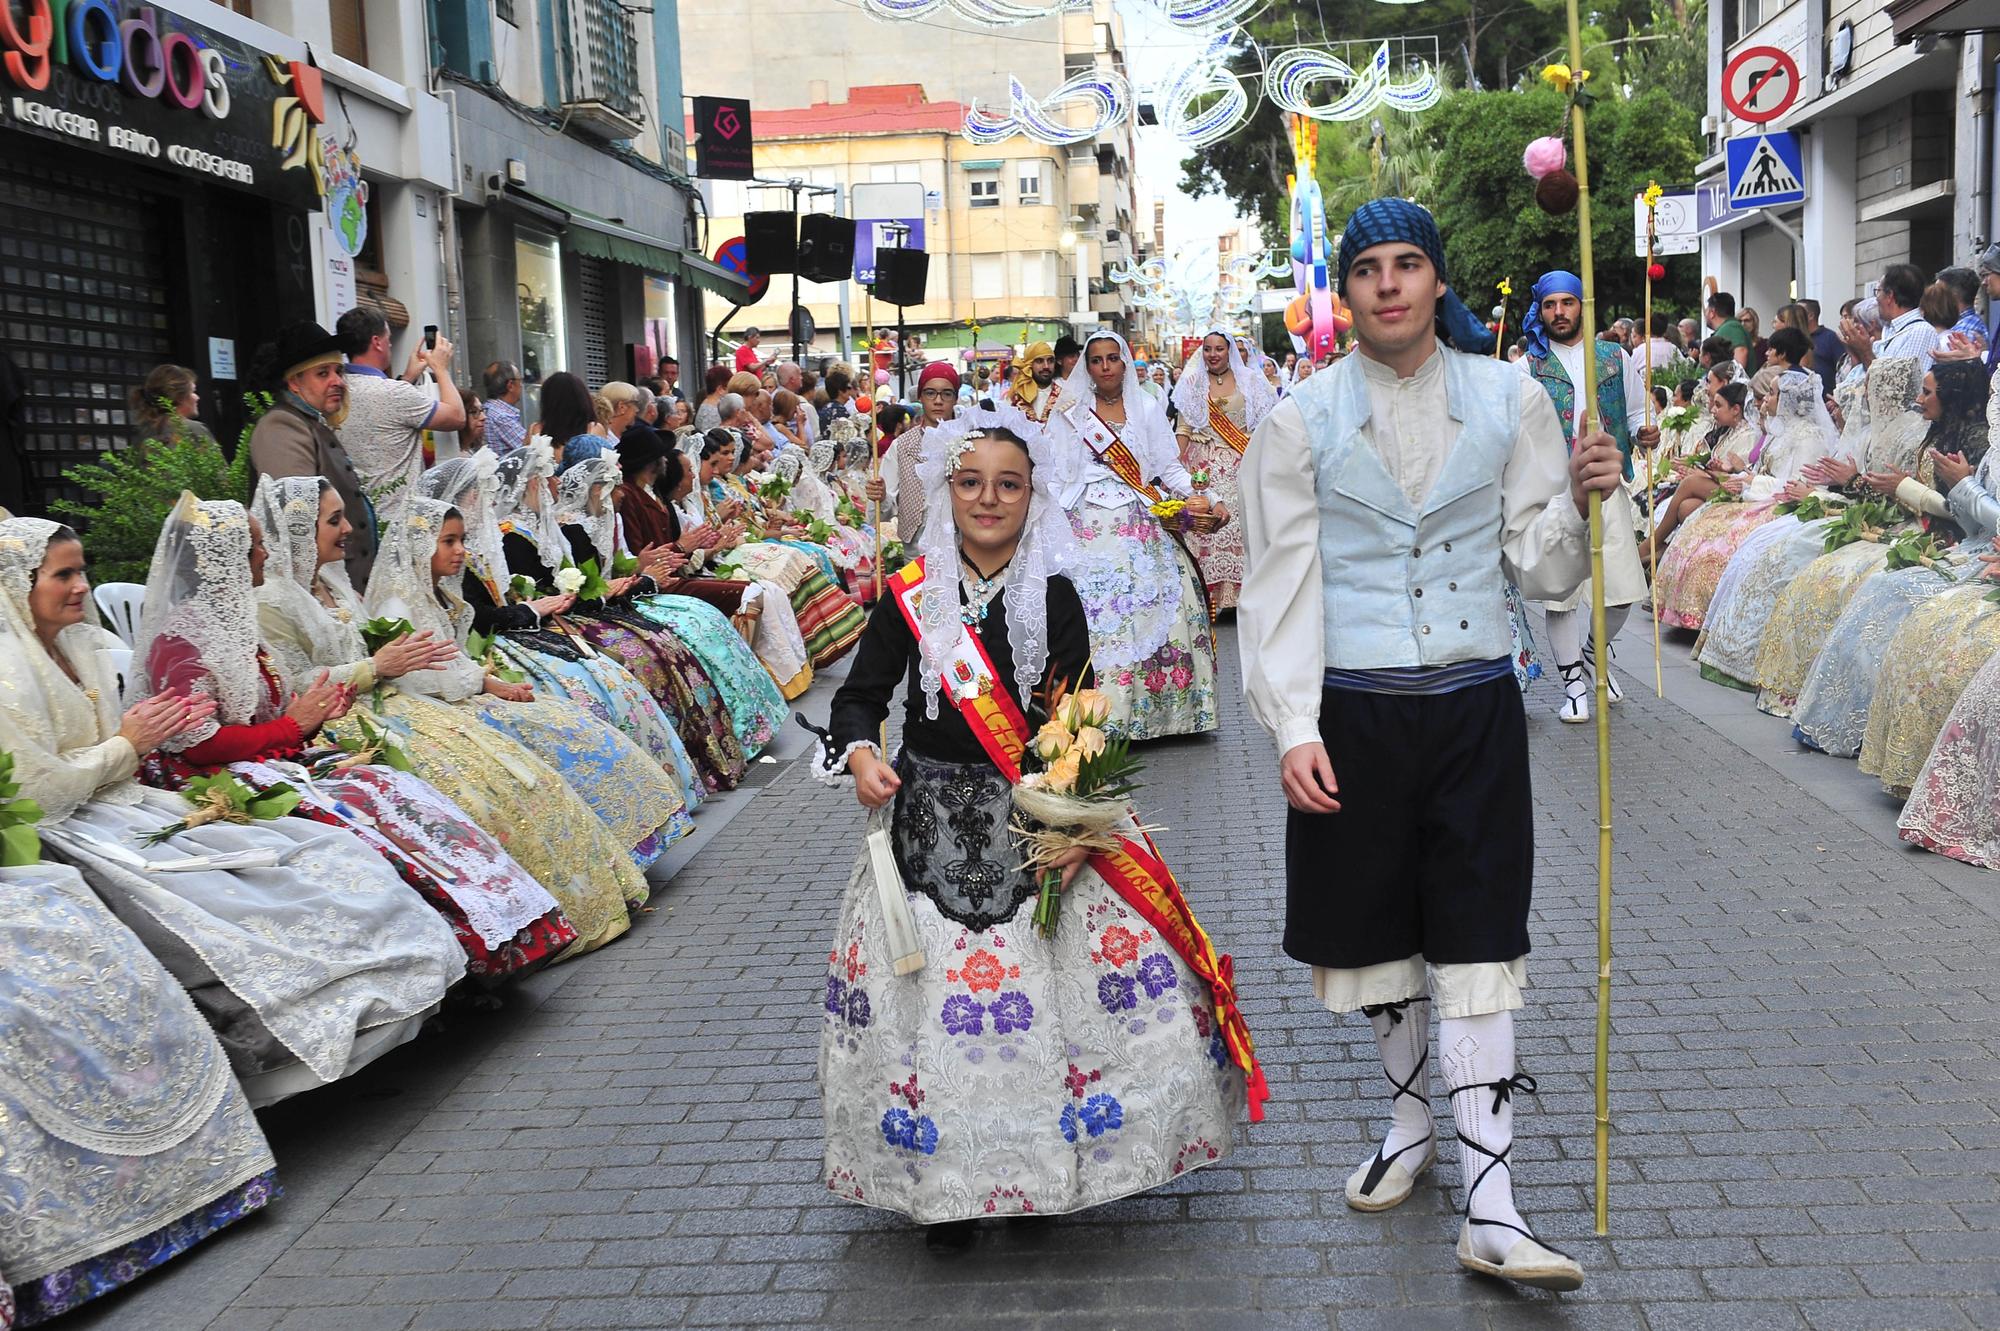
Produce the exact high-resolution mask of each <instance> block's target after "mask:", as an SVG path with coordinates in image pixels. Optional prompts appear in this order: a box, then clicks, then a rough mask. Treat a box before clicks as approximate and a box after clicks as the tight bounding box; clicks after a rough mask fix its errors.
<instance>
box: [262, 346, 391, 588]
mask: <svg viewBox="0 0 2000 1331" xmlns="http://www.w3.org/2000/svg"><path fill="white" fill-rule="evenodd" d="M270 365H271V367H272V369H273V373H272V375H271V376H270V377H271V378H273V379H277V380H280V381H281V382H282V384H283V387H281V388H280V389H279V390H278V392H277V393H276V394H275V395H274V397H273V400H272V403H271V409H270V410H269V411H267V412H265V413H264V416H263V419H261V420H259V421H258V422H257V428H256V429H255V430H253V431H252V432H251V434H250V470H251V472H252V473H253V474H252V475H251V478H250V481H251V484H252V485H253V486H254V485H255V484H256V482H257V478H258V477H260V476H324V477H325V478H326V479H327V481H328V482H329V483H330V484H331V485H332V486H333V488H334V490H335V491H336V492H338V493H339V495H340V502H341V503H342V504H344V505H345V506H346V508H347V520H348V522H350V523H352V524H353V526H354V531H353V533H352V534H350V535H349V536H348V538H347V576H348V578H349V580H350V581H352V582H353V583H354V588H355V590H356V591H359V590H361V589H362V588H364V587H366V586H367V585H368V570H369V569H371V568H373V567H374V566H375V515H374V512H373V510H372V509H370V508H369V506H368V499H367V496H366V495H365V494H364V492H363V491H362V488H361V477H360V476H358V475H356V474H355V471H354V463H353V462H351V461H350V460H349V459H348V456H347V450H346V449H345V448H343V447H342V446H341V443H340V436H339V435H338V434H336V433H335V431H336V430H337V429H338V428H339V426H340V423H341V421H342V420H344V419H345V418H346V415H347V385H346V382H345V378H344V376H345V372H346V367H345V365H344V364H343V360H342V356H341V350H340V341H339V339H338V338H336V337H334V335H333V334H332V333H329V332H327V331H326V330H325V329H324V328H321V327H320V326H319V325H318V324H315V323H296V324H293V325H291V326H290V327H288V328H286V329H285V330H284V331H283V332H281V333H279V334H278V344H277V349H276V351H275V352H274V353H273V355H272V357H271V361H270Z"/></svg>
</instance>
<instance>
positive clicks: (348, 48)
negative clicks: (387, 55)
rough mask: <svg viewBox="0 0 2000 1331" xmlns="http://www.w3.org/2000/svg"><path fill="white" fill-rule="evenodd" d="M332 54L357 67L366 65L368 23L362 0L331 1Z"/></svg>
mask: <svg viewBox="0 0 2000 1331" xmlns="http://www.w3.org/2000/svg"><path fill="white" fill-rule="evenodd" d="M331 9H332V12H333V53H334V54H335V55H337V56H339V57H340V58H341V59H343V60H352V61H353V62H354V63H355V64H357V65H366V64H367V63H368V23H367V19H366V18H365V16H364V15H363V14H362V12H361V10H362V0H331Z"/></svg>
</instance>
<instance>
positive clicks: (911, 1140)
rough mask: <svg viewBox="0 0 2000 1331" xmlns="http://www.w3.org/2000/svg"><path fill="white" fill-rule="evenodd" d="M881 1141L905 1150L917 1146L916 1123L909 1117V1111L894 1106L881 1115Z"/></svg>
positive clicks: (899, 1106)
mask: <svg viewBox="0 0 2000 1331" xmlns="http://www.w3.org/2000/svg"><path fill="white" fill-rule="evenodd" d="M882 1140H883V1141H885V1142H887V1143H889V1145H891V1146H902V1147H906V1148H907V1147H914V1146H915V1145H916V1144H917V1121H916V1120H915V1119H914V1118H912V1117H910V1111H909V1110H907V1109H905V1108H903V1107H902V1106H901V1105H896V1106H894V1107H892V1108H891V1109H890V1110H889V1112H888V1113H886V1114H884V1115H882Z"/></svg>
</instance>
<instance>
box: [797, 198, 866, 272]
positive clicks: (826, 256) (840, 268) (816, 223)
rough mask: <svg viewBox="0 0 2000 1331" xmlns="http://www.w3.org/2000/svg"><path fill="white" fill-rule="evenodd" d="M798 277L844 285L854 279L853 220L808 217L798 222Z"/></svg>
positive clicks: (827, 214) (830, 216)
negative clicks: (842, 283) (843, 283)
mask: <svg viewBox="0 0 2000 1331" xmlns="http://www.w3.org/2000/svg"><path fill="white" fill-rule="evenodd" d="M799 276H800V277H804V278H810V279H811V280H812V281H815V282H845V281H847V280H848V279H849V278H851V277H853V276H854V219H853V218H851V217H835V216H834V215H833V214H832V213H807V214H806V215H805V216H804V217H801V218H800V219H799Z"/></svg>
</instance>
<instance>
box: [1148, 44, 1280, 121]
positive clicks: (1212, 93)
mask: <svg viewBox="0 0 2000 1331" xmlns="http://www.w3.org/2000/svg"><path fill="white" fill-rule="evenodd" d="M1235 44H1236V37H1235V34H1234V33H1233V32H1218V33H1216V34H1215V35H1214V36H1213V37H1211V38H1210V39H1209V41H1208V43H1207V44H1206V45H1205V46H1204V47H1203V48H1202V49H1201V51H1200V53H1199V54H1197V55H1196V56H1195V57H1194V58H1193V59H1191V60H1189V61H1188V62H1187V63H1185V64H1183V65H1181V66H1180V67H1179V68H1178V69H1176V70H1175V71H1174V73H1173V76H1172V77H1171V78H1170V79H1168V81H1167V85H1166V87H1165V88H1164V89H1162V90H1161V92H1160V103H1159V105H1160V123H1161V124H1162V125H1163V126H1164V127H1165V128H1166V130H1167V132H1168V133H1169V134H1171V135H1173V136H1174V140H1175V141H1176V142H1178V143H1179V144H1180V145H1181V146H1182V147H1184V148H1189V149H1193V150H1200V149H1202V148H1206V147H1209V146H1211V145H1212V144H1216V143H1220V142H1221V141H1222V140H1223V139H1226V138H1228V137H1229V136H1230V135H1231V134H1234V133H1235V132H1236V131H1237V130H1239V129H1241V128H1242V127H1243V126H1244V124H1245V123H1246V122H1248V121H1249V119H1250V113H1251V112H1252V111H1254V110H1255V109H1256V100H1255V98H1254V97H1253V96H1252V95H1251V91H1250V89H1248V88H1246V87H1244V86H1243V82H1242V81H1241V79H1239V78H1238V76H1237V75H1236V73H1235V72H1234V71H1232V70H1231V69H1230V68H1229V57H1230V56H1231V54H1232V53H1233V51H1234V48H1235Z"/></svg>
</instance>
